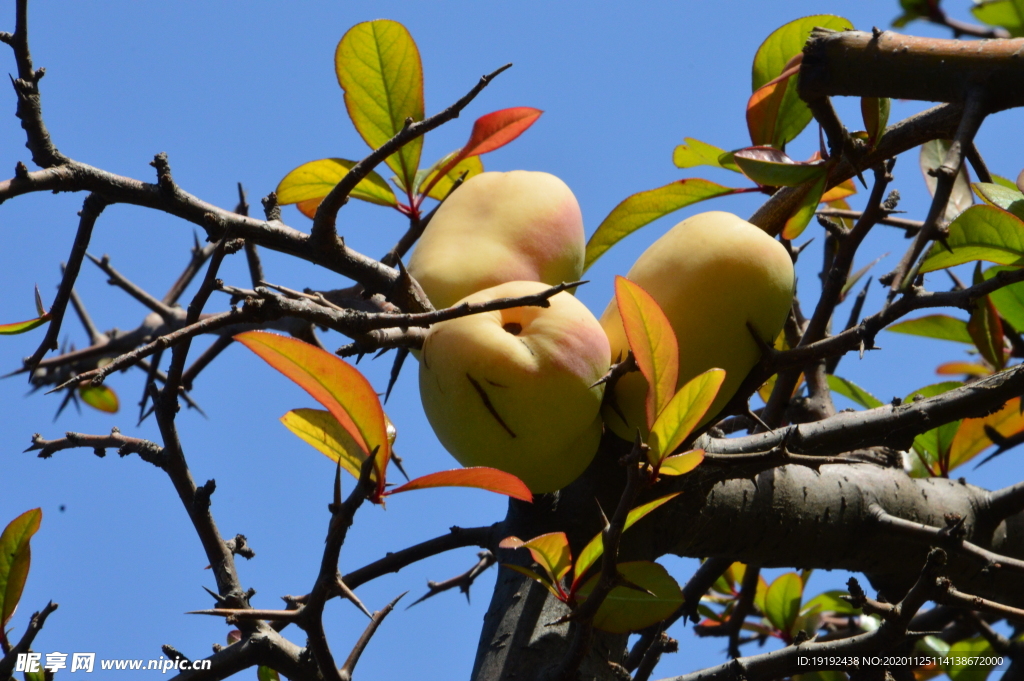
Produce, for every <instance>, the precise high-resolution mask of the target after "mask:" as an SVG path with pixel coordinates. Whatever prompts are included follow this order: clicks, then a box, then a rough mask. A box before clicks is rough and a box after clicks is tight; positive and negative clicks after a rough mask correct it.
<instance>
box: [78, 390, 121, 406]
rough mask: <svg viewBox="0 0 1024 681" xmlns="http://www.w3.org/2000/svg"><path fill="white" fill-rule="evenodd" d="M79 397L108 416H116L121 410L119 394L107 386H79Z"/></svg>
mask: <svg viewBox="0 0 1024 681" xmlns="http://www.w3.org/2000/svg"><path fill="white" fill-rule="evenodd" d="M78 396H79V397H81V398H82V401H83V402H85V403H86V404H88V405H89V406H90V407H92V408H93V409H99V410H100V411H102V412H105V413H107V414H116V413H117V410H118V409H119V408H120V404H119V403H118V400H117V393H115V392H114V391H113V390H111V389H110V388H108V387H107V386H105V385H89V384H88V383H83V384H82V385H80V386H78Z"/></svg>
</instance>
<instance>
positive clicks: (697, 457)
mask: <svg viewBox="0 0 1024 681" xmlns="http://www.w3.org/2000/svg"><path fill="white" fill-rule="evenodd" d="M703 461H704V450H703V449H691V450H690V451H688V452H685V453H683V454H679V455H678V456H669V457H666V458H664V459H662V460H661V466H660V467H659V468H658V473H659V474H661V475H670V476H675V475H686V474H687V473H689V472H690V471H692V470H693V469H694V468H696V467H697V466H699V465H700V464H701V462H703Z"/></svg>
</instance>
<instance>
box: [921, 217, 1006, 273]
mask: <svg viewBox="0 0 1024 681" xmlns="http://www.w3.org/2000/svg"><path fill="white" fill-rule="evenodd" d="M946 243H947V244H949V247H950V248H951V249H952V252H950V251H949V250H947V249H946V247H945V246H943V245H942V244H941V243H935V244H933V245H932V247H931V250H929V251H928V255H927V257H926V258H925V260H924V263H923V264H922V265H921V273H925V272H934V271H935V270H939V269H943V268H945V267H953V266H954V265H962V264H964V263H965V262H971V261H974V260H988V261H990V262H994V263H996V264H998V265H1014V264H1024V222H1022V221H1021V219H1020V218H1018V217H1017V216H1015V215H1013V214H1012V213H1008V212H1006V211H1005V210H1002V209H1000V208H996V207H995V206H990V205H988V204H981V205H978V206H971V207H970V208H968V209H967V210H965V211H964V212H963V213H961V214H960V215H959V216H958V217H957V218H956V219H955V220H953V222H952V223H950V225H949V236H948V237H947V238H946Z"/></svg>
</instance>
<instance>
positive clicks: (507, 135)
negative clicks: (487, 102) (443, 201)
mask: <svg viewBox="0 0 1024 681" xmlns="http://www.w3.org/2000/svg"><path fill="white" fill-rule="evenodd" d="M542 113H544V112H543V111H541V110H540V109H534V108H533V107H529V106H514V107H512V108H510V109H502V110H500V111H492V112H491V113H489V114H485V115H483V116H481V117H480V118H478V119H476V122H475V123H473V132H472V133H471V134H470V136H469V141H468V142H466V145H465V146H464V147H462V149H461V150H459V152H458V153H457V154H455V156H454V157H453V158H452V159H451V160H450V161H448V163H446V164H445V166H444V167H443V168H442V169H441V171H440V172H439V173H437V174H436V175H435V176H434V179H433V180H432V181H431V182H430V183H429V184H428V185H427V187H426V188H425V189H424V190H423V191H422V192H421V193H422V194H428V193H430V190H431V189H432V188H433V186H434V184H435V183H436V182H437V181H438V180H439V179H440V178H442V177H444V176H445V175H447V174H448V171H449V170H451V169H452V168H454V167H455V166H456V165H457V164H458V163H459V161H461V160H463V159H465V158H469V157H470V156H479V155H480V154H486V153H487V152H489V151H494V150H495V149H499V148H501V147H503V146H505V145H506V144H508V143H509V142H511V141H512V140H514V139H515V138H517V137H519V136H520V135H522V134H523V133H524V132H525V131H526V129H527V128H529V127H530V126H531V125H533V124H534V123H535V122H536V121H537V119H538V118H540V115H541V114H542Z"/></svg>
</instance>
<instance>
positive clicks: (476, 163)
mask: <svg viewBox="0 0 1024 681" xmlns="http://www.w3.org/2000/svg"><path fill="white" fill-rule="evenodd" d="M458 153H459V152H457V151H453V152H452V153H450V154H448V155H447V156H445V157H443V158H441V159H440V160H439V161H438V162H437V163H435V164H434V167H432V168H431V169H430V170H428V171H427V172H426V174H425V175H424V176H423V179H422V180H420V186H421V187H430V191H426V192H423V191H420V193H421V194H426V195H427V196H429V197H430V198H432V199H437V200H438V201H441V200H443V199H444V198H445V197H446V196H448V192H450V191H451V190H452V185H454V184H455V181H456V180H457V179H459V178H460V177H462V176H463V175H465V179H467V180H468V179H469V178H471V177H473V176H474V175H479V174H480V173H482V172H484V163H483V161H481V160H480V157H479V156H470V157H469V158H464V159H462V160H461V161H459V162H458V163H456V164H455V165H453V166H451V167H450V168H449V170H448V171H447V172H446V173H445V174H444V175H443V176H441V179H436V178H437V171H438V170H440V169H441V168H442V167H445V166H446V165H448V162H449V161H451V160H452V159H453V158H455V155H456V154H458Z"/></svg>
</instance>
